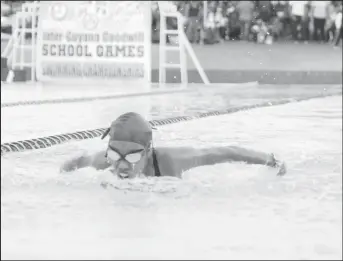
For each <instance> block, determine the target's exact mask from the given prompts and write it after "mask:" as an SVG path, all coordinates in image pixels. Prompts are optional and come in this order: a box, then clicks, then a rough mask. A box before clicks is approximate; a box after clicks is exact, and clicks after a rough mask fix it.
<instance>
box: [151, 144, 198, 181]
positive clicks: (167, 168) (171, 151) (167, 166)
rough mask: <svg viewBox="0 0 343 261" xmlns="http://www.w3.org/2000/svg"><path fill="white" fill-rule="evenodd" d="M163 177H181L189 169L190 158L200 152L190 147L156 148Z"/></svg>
mask: <svg viewBox="0 0 343 261" xmlns="http://www.w3.org/2000/svg"><path fill="white" fill-rule="evenodd" d="M154 153H155V155H156V159H157V164H158V168H159V171H160V174H161V176H173V177H181V175H182V172H183V171H184V170H187V169H189V168H188V165H189V164H188V162H189V159H190V158H193V157H194V154H196V153H198V150H196V149H193V148H190V147H156V148H154Z"/></svg>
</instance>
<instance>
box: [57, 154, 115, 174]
mask: <svg viewBox="0 0 343 261" xmlns="http://www.w3.org/2000/svg"><path fill="white" fill-rule="evenodd" d="M105 153H106V152H105V151H100V152H98V153H95V154H93V155H83V156H80V157H78V158H74V159H72V160H69V161H67V162H65V163H64V164H63V166H62V167H61V172H69V171H74V170H77V169H81V168H86V167H93V168H95V169H97V170H100V169H106V168H108V167H109V166H110V164H109V163H108V162H107V160H106V158H105Z"/></svg>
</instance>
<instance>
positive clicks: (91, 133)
mask: <svg viewBox="0 0 343 261" xmlns="http://www.w3.org/2000/svg"><path fill="white" fill-rule="evenodd" d="M337 95H342V93H341V92H339V93H331V94H320V95H316V96H310V97H303V98H289V99H282V100H276V101H268V102H262V103H259V104H254V105H244V106H237V107H231V108H229V109H226V110H218V111H209V112H203V113H199V114H197V115H194V116H176V117H170V118H166V119H159V120H151V121H149V123H150V124H151V126H152V127H157V126H164V125H168V124H173V123H178V122H184V121H190V120H195V119H202V118H206V117H210V116H219V115H224V114H230V113H234V112H239V111H245V110H251V109H256V108H262V107H270V106H277V105H283V104H287V103H293V102H301V101H306V100H310V99H315V98H324V97H329V96H337ZM106 130H107V128H100V129H95V130H86V131H78V132H74V133H66V134H60V135H52V136H48V137H42V138H37V139H29V140H22V141H16V142H9V143H4V144H1V156H3V155H5V154H7V153H10V152H22V151H27V150H37V149H44V148H49V147H52V146H55V145H59V144H63V143H66V142H68V141H80V140H86V139H93V138H97V137H101V136H102V134H103V133H104V132H105V131H106Z"/></svg>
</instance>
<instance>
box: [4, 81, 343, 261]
mask: <svg viewBox="0 0 343 261" xmlns="http://www.w3.org/2000/svg"><path fill="white" fill-rule="evenodd" d="M325 88H326V91H331V92H332V93H335V92H337V96H332V97H326V98H317V99H311V100H308V101H303V102H299V103H289V104H285V105H280V106H272V107H266V108H259V109H253V110H249V111H242V112H237V113H234V114H228V115H222V116H214V117H208V118H204V119H199V120H193V121H188V122H182V123H177V124H172V125H167V126H163V127H160V128H158V130H156V131H155V133H154V143H155V146H157V147H158V146H191V147H211V146H225V145H236V146H242V147H246V148H251V149H255V150H260V151H264V152H273V153H274V154H275V155H276V157H277V158H280V159H282V160H284V161H285V162H286V163H287V168H288V173H287V175H286V176H284V177H278V176H276V170H275V169H271V168H268V167H266V166H257V165H246V164H244V163H225V164H217V165H213V166H203V167H198V168H195V169H192V170H189V171H187V172H185V173H184V176H183V179H182V180H180V179H176V178H167V177H165V178H150V179H146V178H140V179H138V180H135V181H115V180H113V182H116V188H108V189H104V188H103V187H101V186H100V183H101V182H102V181H104V180H108V179H111V176H110V175H109V173H108V172H107V171H96V170H94V169H91V168H85V169H81V170H78V171H75V172H73V173H64V174H61V173H59V167H60V165H61V164H62V163H63V162H64V161H65V160H67V159H69V158H70V157H74V156H77V155H81V154H82V153H84V152H89V153H92V152H96V151H97V150H100V149H102V148H103V147H104V145H105V144H106V141H105V140H100V139H93V140H86V141H82V142H70V143H67V144H63V145H58V146H55V147H51V148H48V149H43V150H37V151H27V152H22V153H10V154H6V155H4V156H2V157H1V258H2V259H66V258H68V259H120V258H123V259H172V258H185V259H342V96H341V88H342V87H341V86H338V87H337V86H326V87H325ZM322 91H323V88H320V87H317V86H313V88H312V89H311V86H307V87H304V86H302V87H299V86H252V87H247V88H243V87H242V88H241V89H239V90H238V89H237V88H236V89H232V88H225V87H218V88H216V89H203V90H200V91H199V90H198V91H195V92H191V93H183V94H182V93H180V94H172V95H160V96H154V97H153V96H151V97H136V98H127V99H120V100H119V99H118V100H115V101H94V102H88V103H71V104H48V105H40V106H18V107H11V108H2V109H1V114H2V115H1V116H2V117H1V118H2V119H1V123H2V127H1V138H2V143H4V142H10V141H16V140H23V139H27V138H36V137H42V136H46V135H53V134H60V133H64V132H74V131H78V130H86V129H95V128H99V127H106V126H107V125H109V123H110V122H111V121H112V120H113V116H114V115H117V114H118V113H119V112H121V111H124V110H127V109H128V108H130V106H131V107H132V105H133V104H134V105H135V106H139V105H140V104H141V105H142V106H147V104H148V105H149V106H150V107H149V108H150V115H151V118H152V119H159V118H165V117H169V116H178V115H195V114H196V113H198V112H203V111H209V110H219V109H224V108H229V107H230V106H236V105H243V104H254V103H256V102H260V101H266V100H277V99H281V98H289V97H293V98H294V97H306V96H309V95H311V94H314V93H318V92H322Z"/></svg>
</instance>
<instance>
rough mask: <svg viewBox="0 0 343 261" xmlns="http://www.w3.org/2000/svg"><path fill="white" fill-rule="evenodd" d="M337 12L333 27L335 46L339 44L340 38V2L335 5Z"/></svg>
mask: <svg viewBox="0 0 343 261" xmlns="http://www.w3.org/2000/svg"><path fill="white" fill-rule="evenodd" d="M336 8H337V14H336V18H335V27H336V39H335V46H338V45H339V42H340V41H341V39H342V29H343V27H342V17H343V16H342V3H340V4H339V5H338V6H337V7H336Z"/></svg>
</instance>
